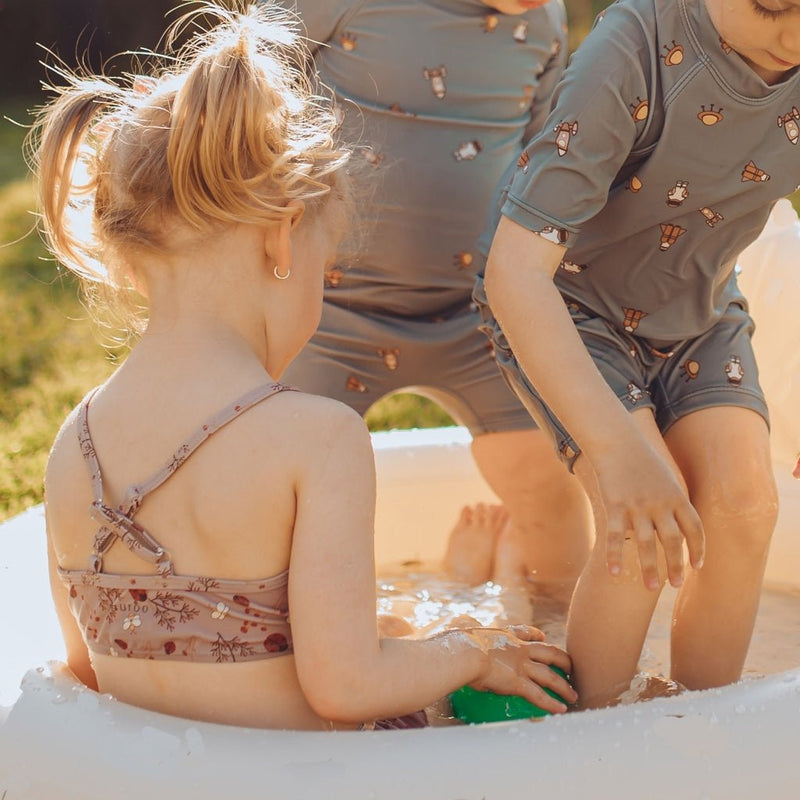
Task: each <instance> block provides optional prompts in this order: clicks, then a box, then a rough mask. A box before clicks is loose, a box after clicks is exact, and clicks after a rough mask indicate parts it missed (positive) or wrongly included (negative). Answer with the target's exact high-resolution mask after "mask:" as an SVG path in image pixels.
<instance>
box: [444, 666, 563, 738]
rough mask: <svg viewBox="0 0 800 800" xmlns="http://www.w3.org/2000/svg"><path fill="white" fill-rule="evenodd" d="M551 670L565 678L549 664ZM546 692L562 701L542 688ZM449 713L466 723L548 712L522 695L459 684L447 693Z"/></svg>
mask: <svg viewBox="0 0 800 800" xmlns="http://www.w3.org/2000/svg"><path fill="white" fill-rule="evenodd" d="M550 669H552V670H553V671H554V672H557V673H558V674H559V675H561V677H562V678H566V677H567V676H566V674H565V673H564V671H563V670H561V669H559V668H558V667H550ZM545 691H546V692H547V694H549V695H550V696H551V697H555V698H556V700H560V701H561V702H562V703H564V700H563V698H561V697H559V695H557V694H556V693H555V692H554V691H552V690H550V689H547V688H545ZM450 701H451V702H452V704H453V713H454V714H455V716H456V717H458V719H460V720H462V721H464V722H468V723H470V724H474V723H478V722H501V721H502V720H507V719H529V718H530V717H546V716H548V715H549V714H550V712H549V711H545V710H544V709H543V708H539V706H535V705H533V703H529V702H528V701H527V700H526V699H525V698H524V697H518V696H517V695H505V694H495V693H494V692H481V691H479V690H478V689H473V688H472V687H471V686H462V687H461V688H460V689H456V690H455V691H454V692H453V693H452V694H451V695H450Z"/></svg>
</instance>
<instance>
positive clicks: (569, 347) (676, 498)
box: [485, 217, 703, 588]
mask: <svg viewBox="0 0 800 800" xmlns="http://www.w3.org/2000/svg"><path fill="white" fill-rule="evenodd" d="M563 254H564V248H563V247H561V246H559V245H556V244H553V243H552V242H549V241H547V240H546V239H543V238H542V237H540V236H538V235H536V234H535V233H533V232H531V231H529V230H527V229H525V228H523V227H521V226H520V225H517V224H516V223H514V222H513V221H512V220H510V219H508V218H506V217H504V218H502V219H501V221H500V224H499V226H498V229H497V233H496V235H495V238H494V241H493V243H492V248H491V251H490V253H489V260H488V263H487V266H486V275H485V286H486V293H487V296H488V298H489V302H490V305H491V307H492V311H493V313H494V315H495V317H496V318H497V320H498V322H499V323H500V325H501V327H502V329H503V332H504V334H505V335H506V337H507V338H508V341H509V344H510V345H511V348H512V350H513V351H514V355H515V356H516V358H517V360H518V361H519V364H520V366H521V367H522V369H523V370H524V372H525V374H526V375H527V376H528V377H529V378H530V380H531V382H532V383H534V384H535V386H536V388H537V391H538V392H540V394H541V395H542V398H543V399H544V400H545V402H546V403H547V405H548V406H549V407H550V408H551V409H552V411H553V412H554V413H555V415H556V416H557V417H558V418H559V419H560V420H561V422H562V423H563V424H564V425H565V426H566V428H567V429H568V430H569V431H570V433H571V435H572V436H573V438H574V439H575V441H576V442H577V443H578V445H579V446H580V448H581V450H582V453H583V457H585V458H587V460H588V461H589V463H590V465H591V467H592V469H593V471H594V473H595V475H596V476H597V480H598V483H599V490H600V494H601V500H602V503H603V506H604V511H605V517H606V529H607V541H608V545H607V559H608V567H609V570H610V571H611V573H612V574H619V572H620V570H621V551H622V543H623V540H624V538H625V536H626V534H629V532H630V531H633V532H634V533H635V535H636V538H637V540H639V541H640V542H649V543H652V542H653V541H654V536H655V535H657V536H658V538H659V539H660V540H661V543H662V545H663V548H664V552H665V555H666V559H667V570H668V574H669V579H670V582H671V583H672V584H673V585H679V584H680V583H681V581H682V577H683V558H682V547H683V539H684V538H685V539H686V542H687V544H688V547H689V555H690V558H691V561H692V564H693V565H695V566H699V565H700V563H701V562H702V555H703V553H702V551H703V534H702V528H701V526H700V522H699V519H698V517H697V514H696V513H695V511H694V509H693V508H692V506H691V505H690V503H689V500H688V498H687V497H686V494H685V493H684V491H683V488H682V487H681V485H680V484H679V482H678V480H677V478H676V476H675V475H674V473H673V472H672V469H671V468H670V466H669V465H668V464H666V463H665V462H664V460H663V459H662V458H661V457H660V456H659V455H658V454H657V453H656V452H655V451H654V450H653V449H652V448H651V447H650V445H649V444H648V442H647V441H646V440H645V439H644V437H643V436H642V435H641V434H640V433H639V430H638V428H637V427H636V425H635V424H634V423H633V421H632V419H631V417H630V415H629V413H628V412H627V411H626V410H625V408H624V406H623V405H622V403H620V401H619V400H618V399H617V397H616V396H615V395H614V394H613V392H612V391H611V389H610V388H609V387H608V385H607V384H606V382H605V380H604V379H603V377H602V376H601V375H600V373H599V371H598V370H597V368H596V366H595V364H594V362H593V361H592V359H591V357H590V356H589V353H588V352H587V350H586V348H585V347H584V345H583V342H582V341H581V339H580V337H579V335H578V333H577V331H576V329H575V326H574V325H573V323H572V320H571V318H570V316H569V313H568V311H567V309H566V306H565V304H564V301H563V299H562V297H561V295H560V293H559V291H558V289H557V288H556V286H555V284H554V283H553V274H554V273H555V270H556V269H557V268H558V264H559V262H560V261H561V258H562V256H563ZM556 366H557V368H555V367H556ZM588 398H591V408H589V406H588V403H587V399H588ZM652 551H653V548H652V547H651V546H649V545H646V546H645V547H643V548H641V549H640V561H641V564H642V574H643V578H644V580H645V583H646V584H647V585H648V586H649V587H650V588H656V587H657V586H658V572H657V567H656V563H655V554H654V553H653V552H652Z"/></svg>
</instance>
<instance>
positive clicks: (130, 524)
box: [78, 383, 297, 575]
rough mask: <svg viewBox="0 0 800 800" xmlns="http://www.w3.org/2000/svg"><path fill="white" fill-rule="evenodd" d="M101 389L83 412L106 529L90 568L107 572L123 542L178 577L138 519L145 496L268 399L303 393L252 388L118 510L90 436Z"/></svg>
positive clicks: (94, 510) (95, 513)
mask: <svg viewBox="0 0 800 800" xmlns="http://www.w3.org/2000/svg"><path fill="white" fill-rule="evenodd" d="M96 391H97V389H95V390H93V391H92V392H90V393H89V394H88V395H87V396H86V397H85V398H84V400H83V402H82V403H81V405H80V408H79V410H78V440H79V442H80V448H81V453H82V454H83V457H84V460H85V461H86V465H87V468H88V470H89V476H90V480H91V482H92V492H93V494H94V501H93V502H92V504H91V506H90V508H89V513H90V515H91V516H92V517H93V518H94V519H96V520H97V521H98V522H99V523H100V528H99V530H98V532H97V534H96V535H95V539H94V544H93V547H92V554H91V556H90V559H89V566H90V568H91V569H92V571H94V572H101V571H102V568H103V556H104V554H105V553H106V552H107V551H108V549H109V548H110V547H111V546H112V545H113V544H114V542H115V541H116V540H117V539H121V540H122V541H123V542H124V543H125V544H126V546H127V547H128V548H129V549H130V550H131V551H132V552H133V553H135V554H136V555H138V556H140V557H141V558H143V559H145V560H146V561H149V562H150V563H152V564H155V565H156V567H157V569H158V572H159V574H160V575H172V574H173V567H172V560H171V558H170V555H169V553H168V552H167V551H166V550H165V549H164V548H163V547H162V546H161V545H160V544H159V543H158V542H157V541H156V540H155V539H154V538H153V537H152V536H151V535H150V534H149V533H148V532H147V531H146V530H145V529H144V528H143V527H142V526H141V525H139V524H137V523H136V522H135V521H134V520H133V517H134V516H135V515H136V512H137V511H138V510H139V507H140V506H141V504H142V500H143V499H144V497H145V496H146V495H148V494H150V492H152V491H154V490H155V489H157V488H158V487H159V486H161V484H163V483H164V482H165V481H166V480H168V479H169V478H170V477H172V475H174V474H175V472H176V471H177V470H178V468H179V467H180V466H181V465H182V464H183V463H184V462H185V461H186V459H188V458H189V456H190V455H191V454H192V453H193V452H194V451H195V450H197V448H198V447H199V446H200V445H201V444H202V443H203V442H205V441H206V439H208V438H209V437H210V436H211V435H212V434H214V433H216V432H217V431H218V430H219V429H220V428H222V427H224V426H225V425H227V424H228V423H229V422H232V421H233V420H234V419H236V418H237V417H238V416H239V415H241V414H243V413H244V412H245V411H247V410H248V409H250V408H252V407H253V406H254V405H256V404H258V403H260V402H261V401H262V400H266V399H267V398H269V397H272V396H273V395H275V394H278V393H280V392H285V391H297V389H295V388H294V387H291V386H285V385H284V384H281V383H269V384H264V385H262V386H258V387H256V388H255V389H251V390H250V391H249V392H247V393H245V394H244V395H242V396H241V397H240V398H239V399H238V400H234V401H233V402H232V403H230V404H229V405H227V406H225V408H223V409H222V410H221V411H219V412H217V413H216V414H214V415H213V416H212V417H211V418H210V419H208V420H207V421H206V422H205V424H203V425H202V426H201V427H200V428H198V430H197V431H196V432H195V433H194V435H193V436H192V437H191V438H190V439H189V441H188V442H186V443H185V444H183V445H181V446H180V447H179V448H178V449H177V450H176V451H175V452H174V453H173V455H172V457H171V458H170V460H169V461H168V462H167V463H166V464H165V465H164V466H163V467H162V468H161V469H160V470H158V471H157V472H156V473H155V474H154V475H153V476H152V477H150V478H149V479H148V480H146V481H144V482H142V483H138V484H135V485H133V486H130V487H129V488H128V489H127V490H126V491H125V495H124V499H123V501H122V503H120V505H119V507H118V508H117V509H113V508H111V507H110V506H108V505H106V504H105V503H104V502H103V478H102V472H101V469H100V462H99V460H98V458H97V453H96V451H95V449H94V444H93V443H92V438H91V434H90V433H89V423H88V410H89V402H90V401H91V399H92V397H93V396H94V394H95V392H96Z"/></svg>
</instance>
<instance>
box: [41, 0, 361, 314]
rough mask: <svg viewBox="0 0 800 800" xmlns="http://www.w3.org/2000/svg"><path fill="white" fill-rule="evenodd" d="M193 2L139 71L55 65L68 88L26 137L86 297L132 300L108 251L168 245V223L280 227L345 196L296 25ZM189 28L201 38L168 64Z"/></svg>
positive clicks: (52, 243) (330, 117)
mask: <svg viewBox="0 0 800 800" xmlns="http://www.w3.org/2000/svg"><path fill="white" fill-rule="evenodd" d="M191 5H192V9H191V10H189V11H188V12H187V13H185V14H184V15H183V16H182V17H181V18H180V19H178V20H177V21H176V22H175V23H174V24H173V25H171V26H170V28H169V29H168V31H167V34H166V38H165V42H166V53H167V55H160V56H153V57H151V58H149V59H148V61H149V64H150V69H149V70H148V74H146V75H135V76H134V75H128V76H126V77H125V78H123V79H119V80H112V79H110V78H106V77H101V76H91V75H82V74H78V73H74V72H70V71H67V70H65V69H61V68H56V72H57V73H58V74H59V75H60V76H61V77H62V79H64V80H65V82H66V85H64V86H60V87H49V88H51V89H52V90H53V91H55V92H56V93H57V97H56V98H55V99H54V100H53V101H52V102H51V103H49V104H48V105H46V106H45V107H44V108H43V109H42V110H41V111H40V112H39V114H38V117H37V121H36V124H35V126H34V128H33V130H32V132H31V135H30V137H29V140H28V151H29V154H31V161H32V164H33V168H34V171H35V173H36V175H37V176H38V183H39V200H40V207H41V228H42V230H43V233H44V236H45V239H46V243H47V245H48V247H49V249H50V251H51V252H52V253H53V254H54V255H55V256H56V258H57V259H58V260H59V261H61V262H62V263H63V264H64V265H65V266H67V267H68V268H69V269H70V270H72V271H73V272H74V273H76V274H77V275H78V276H79V277H80V278H81V279H82V280H83V282H84V288H86V289H87V293H88V294H89V295H91V294H92V290H93V289H95V290H96V289H103V288H109V289H110V290H111V293H110V296H108V295H107V296H105V297H104V299H105V300H106V301H108V300H109V299H115V300H116V301H117V302H118V303H119V302H121V303H123V304H125V302H126V296H127V295H129V286H130V284H129V280H128V278H127V276H126V275H125V271H124V269H121V268H120V267H119V265H117V266H114V265H113V264H114V262H115V261H117V256H119V255H120V254H123V253H124V252H125V249H126V248H131V247H132V248H148V249H169V247H170V231H171V230H172V231H173V232H174V227H175V224H176V223H179V224H180V223H182V224H183V225H184V226H188V227H190V228H191V229H193V230H194V231H196V232H197V234H198V235H199V236H202V235H204V234H207V233H211V232H213V230H214V228H215V226H218V225H220V224H233V223H254V224H259V223H266V222H273V221H279V220H281V219H282V218H283V217H284V216H285V215H287V213H289V212H288V211H287V209H286V204H287V203H288V202H289V201H291V200H294V199H299V200H303V201H304V202H305V203H306V204H307V209H308V210H309V211H311V212H312V213H313V211H314V210H315V208H316V207H317V206H319V205H320V204H321V203H323V202H324V199H323V198H325V196H326V195H329V194H330V193H331V189H332V188H336V189H337V191H336V192H335V194H336V195H339V196H341V194H342V191H341V190H342V180H341V172H343V170H342V171H341V172H340V170H341V167H342V166H343V165H344V164H345V162H346V161H347V157H348V151H347V150H346V149H344V148H343V147H341V146H340V145H339V144H338V143H337V142H336V139H335V131H336V128H337V121H336V119H335V115H334V112H333V107H332V104H331V103H330V102H329V101H328V100H327V99H325V98H323V97H321V96H320V94H319V89H318V87H316V86H315V85H314V84H313V83H312V79H311V78H310V77H309V76H310V75H311V74H312V71H311V69H310V66H311V57H310V53H309V51H308V48H307V46H306V44H305V41H304V40H302V39H301V37H300V36H299V33H298V27H299V26H298V23H297V20H296V18H295V17H293V16H290V15H289V14H288V13H287V12H286V11H285V10H283V9H280V8H277V7H276V6H274V5H272V4H269V3H261V4H258V5H250V6H247V5H246V4H244V2H241V0H234V2H233V5H232V8H231V9H225V8H222V7H221V6H219V5H217V4H215V3H211V2H199V3H192V4H191ZM209 19H210V20H212V21H213V24H212V25H211V26H208V25H207V24H203V23H207V21H208V20H209ZM190 28H199V30H198V31H197V32H195V33H194V35H193V36H192V37H191V38H190V39H189V41H188V42H187V43H186V44H184V45H182V46H181V47H179V48H177V49H176V50H175V53H174V55H169V53H170V52H171V51H172V50H173V49H175V48H174V47H173V45H174V42H175V41H176V39H177V38H179V37H180V36H182V35H185V34H186V33H187V32H188V30H189V29H190ZM337 173H339V174H338V175H337ZM117 310H118V311H119V309H117ZM123 313H124V312H123ZM124 316H125V317H126V318H127V322H128V325H129V326H130V327H137V326H136V323H135V319H133V318H131V315H130V314H124Z"/></svg>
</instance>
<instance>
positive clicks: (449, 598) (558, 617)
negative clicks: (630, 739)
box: [378, 562, 800, 718]
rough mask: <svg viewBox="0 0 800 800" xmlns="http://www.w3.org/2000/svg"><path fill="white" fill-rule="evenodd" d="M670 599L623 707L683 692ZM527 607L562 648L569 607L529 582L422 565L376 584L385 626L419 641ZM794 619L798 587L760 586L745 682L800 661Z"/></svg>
mask: <svg viewBox="0 0 800 800" xmlns="http://www.w3.org/2000/svg"><path fill="white" fill-rule="evenodd" d="M674 600H675V590H673V589H671V588H670V587H667V588H665V589H664V590H663V591H662V594H661V597H660V599H659V602H658V605H657V607H656V611H655V614H654V615H653V621H652V624H651V626H650V631H649V633H648V637H647V640H646V642H645V646H644V649H643V651H642V657H641V659H640V662H639V666H640V673H639V675H637V677H636V679H635V680H634V682H633V684H632V685H631V688H630V690H629V691H628V692H626V693H625V694H624V695H623V696H622V697H621V698H620V702H622V703H629V702H635V701H637V700H643V699H650V698H652V697H658V696H666V695H671V694H676V693H678V692H679V691H680V687H678V686H677V685H676V684H674V683H672V682H671V681H669V680H668V679H667V678H666V677H665V676H668V675H669V631H670V617H671V613H672V606H673V603H674ZM528 609H531V611H532V619H531V620H530V621H531V622H532V624H534V625H536V626H537V627H538V628H541V629H542V631H544V633H545V634H546V636H547V640H548V641H550V642H553V643H555V644H559V645H561V646H563V645H564V640H565V634H566V629H565V622H566V609H565V608H564V607H563V605H559V604H558V603H555V602H553V601H549V600H548V599H547V598H544V597H537V596H536V595H535V594H534V593H532V587H531V586H530V584H527V583H526V582H520V583H519V584H517V585H515V586H503V585H500V584H497V583H492V582H488V583H483V584H479V585H478V586H465V585H464V584H463V583H458V582H455V581H452V580H448V579H447V578H446V577H443V576H442V574H441V572H437V571H436V569H435V567H433V566H430V565H426V564H424V563H422V562H410V563H406V564H403V565H397V566H392V567H390V568H387V569H384V570H382V571H381V574H380V575H379V579H378V614H379V616H380V617H381V618H382V619H384V620H385V621H388V622H389V623H390V624H388V625H385V626H384V630H388V631H389V632H390V633H396V634H402V633H407V635H411V636H414V637H422V636H429V635H432V634H434V633H437V632H439V631H442V630H445V629H446V628H448V627H454V626H463V625H470V624H480V625H482V626H501V625H504V624H510V623H515V622H520V621H522V620H523V619H524V618H525V615H526V612H527V611H528ZM798 620H800V589H785V588H779V587H767V588H765V589H764V591H763V593H762V598H761V604H760V607H759V612H758V617H757V620H756V626H755V631H754V633H753V639H752V641H751V645H750V650H749V653H748V657H747V661H746V663H745V668H744V672H743V676H742V677H743V680H748V679H750V680H752V679H754V678H760V677H763V676H764V675H769V674H774V673H778V672H783V671H785V670H788V669H792V668H795V667H797V665H798V664H800V625H798ZM473 621H474V622H473ZM404 623H407V624H404ZM408 631H411V632H410V633H408ZM437 711H438V712H439V714H440V716H442V717H443V718H446V717H447V716H448V714H447V709H446V708H438V709H437Z"/></svg>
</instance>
